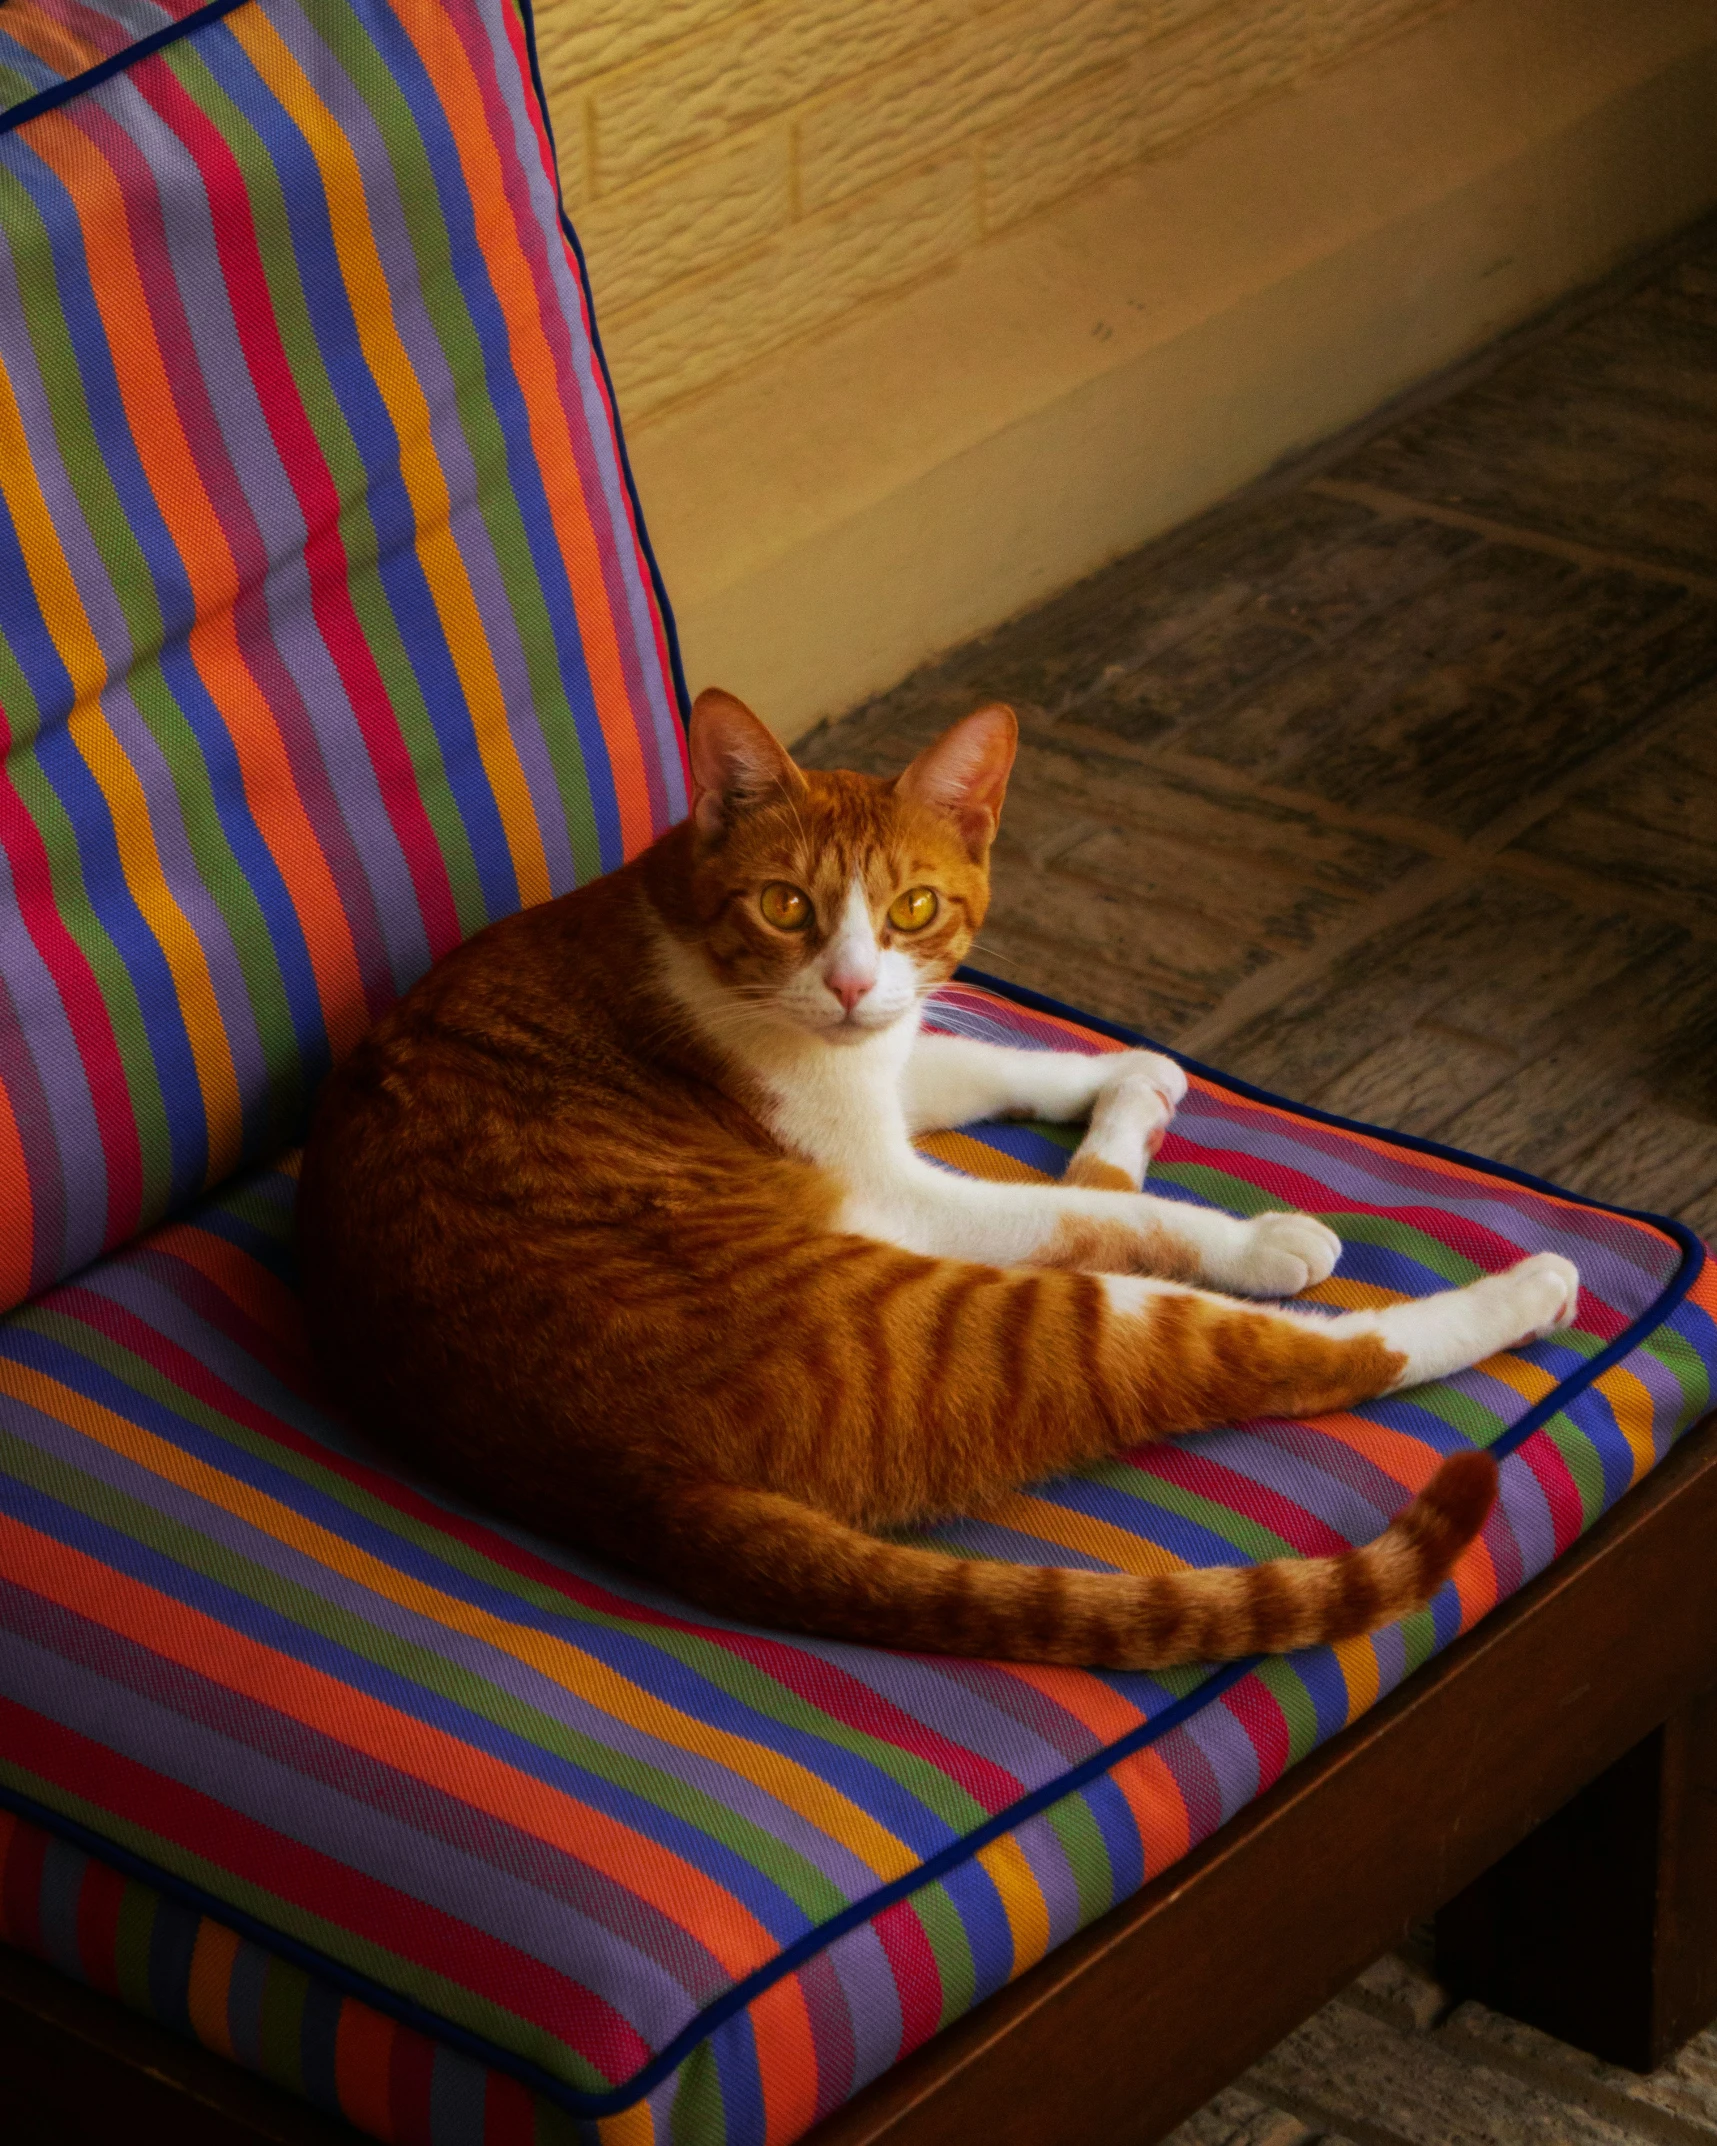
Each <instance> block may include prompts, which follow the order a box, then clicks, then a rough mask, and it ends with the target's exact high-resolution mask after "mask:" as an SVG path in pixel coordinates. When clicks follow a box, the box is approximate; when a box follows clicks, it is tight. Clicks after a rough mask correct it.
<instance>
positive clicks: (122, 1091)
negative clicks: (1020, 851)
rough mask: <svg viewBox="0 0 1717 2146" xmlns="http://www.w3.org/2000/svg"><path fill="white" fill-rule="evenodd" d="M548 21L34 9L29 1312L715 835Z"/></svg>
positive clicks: (293, 10) (28, 209)
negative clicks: (687, 756) (499, 960)
mask: <svg viewBox="0 0 1717 2146" xmlns="http://www.w3.org/2000/svg"><path fill="white" fill-rule="evenodd" d="M526 30H527V26H526V24H525V23H524V21H523V20H522V18H521V17H520V16H519V15H518V14H517V13H516V12H515V11H514V8H513V6H512V5H511V0H399V4H398V5H395V4H393V0H211V4H209V5H206V6H202V7H198V8H195V9H194V10H193V9H190V8H187V6H186V5H185V4H184V0H5V4H4V6H0V1309H4V1308H6V1307H7V1306H10V1305H12V1304H15V1303H17V1302H18V1301H19V1300H20V1299H21V1298H23V1297H25V1296H26V1295H28V1294H30V1293H31V1292H33V1291H35V1290H39V1289H41V1288H43V1287H45V1286H46V1285H47V1284H49V1283H51V1282H54V1281H57V1280H59V1279H60V1278H62V1277H63V1276H65V1275H67V1274H71V1273H75V1272H76V1270H77V1269H78V1268H79V1267H81V1266H83V1265H84V1264H85V1263H86V1262H87V1261H89V1260H90V1259H92V1258H94V1257H95V1256H96V1255H97V1254H99V1253H100V1252H102V1251H104V1250H106V1249H109V1248H111V1247H112V1246H114V1245H117V1244H122V1243H124V1242H126V1241H127V1240H128V1239H129V1238H131V1237H132V1236H134V1235H135V1234H136V1232H137V1231H138V1230H139V1229H141V1228H146V1227H147V1226H148V1225H149V1224H151V1223H153V1222H155V1221H157V1220H159V1219H160V1218H162V1217H163V1216H165V1215H167V1214H169V1213H172V1212H174V1211H175V1210H177V1209H179V1208H181V1207H183V1206H184V1204H185V1203H186V1202H187V1201H188V1200H190V1199H192V1198H194V1197H195V1196H196V1195H197V1194H198V1193H199V1192H201V1191H202V1190H203V1189H204V1188H205V1187H207V1186H209V1185H214V1184H218V1183H220V1181H221V1180H222V1179H223V1178H225V1177H226V1176H228V1175H229V1174H230V1173H231V1172H232V1171H233V1170H235V1169H237V1168H239V1167H241V1166H242V1165H244V1164H245V1163H247V1162H254V1161H259V1160H261V1159H262V1158H263V1157H265V1156H267V1155H270V1154H272V1153H274V1152H276V1151H277V1150H278V1149H279V1148H280V1146H281V1145H282V1144H283V1142H284V1141H285V1140H287V1139H288V1138H291V1137H293V1135H294V1132H295V1130H296V1129H297V1128H298V1127H299V1126H300V1124H301V1121H302V1119H303V1115H304V1112H305V1109H306V1106H307V1103H308V1100H309V1098H310V1097H311V1096H312V1095H313V1094H314V1091H315V1087H316V1083H317V1081H318V1079H319V1077H320V1075H321V1074H322V1073H323V1072H324V1071H325V1070H326V1068H327V1066H328V1064H329V1062H330V1058H331V1056H332V1055H333V1054H336V1053H338V1052H339V1051H340V1050H341V1049H343V1048H345V1047H348V1046H349V1045H350V1044H351V1043H352V1042H353V1041H355V1039H356V1038H357V1036H358V1035H359V1034H360V1033H361V1032H362V1030H363V1029H364V1027H365V1026H366V1025H367V1023H368V1022H369V1021H371V1020H372V1019H374V1017H375V1016H376V1014H378V1013H379V1012H380V1011H381V1010H382V1009H383V1008H384V1007H386V1006H387V1005H389V1004H390V1003H391V1002H392V1001H393V1000H394V999H395V998H396V997H398V995H399V994H400V992H402V991H403V990H404V989H405V988H406V987H407V986H408V985H410V984H411V983H412V982H413V981H415V979H416V978H417V977H418V976H419V975H420V974H421V973H422V971H423V970H424V969H425V968H427V967H428V965H429V963H430V961H431V960H432V959H433V958H434V957H435V956H436V955H437V954H440V953H444V952H446V951H447V950H448V949H449V948H451V947H453V946H456V945H457V944H458V943H459V942H460V940H462V939H464V938H467V937H469V936H470V934H471V933H472V932H473V931H475V930H477V929H478V928H479V927H480V926H482V925H484V924H486V923H488V922H489V921H490V920H491V919H493V918H494V917H496V916H498V915H502V914H504V913H506V912H507V911H510V910H513V909H516V908H518V907H519V906H520V905H521V904H522V903H526V902H532V901H541V900H543V899H544V898H546V897H547V896H549V895H551V894H554V893H558V892H562V891H564V890H565V889H566V888H568V887H570V886H572V885H574V884H575V883H577V882H579V881H581V880H584V879H587V878H589V877H591V876H592V875H594V874H595V873H598V872H601V871H605V870H607V869H608V868H609V867H611V866H612V865H615V864H618V863H619V862H620V861H621V860H622V859H623V858H625V857H627V856H630V855H631V854H633V853H634V852H635V851H636V850H638V849H640V848H642V847H644V846H645V845H646V844H647V843H649V842H650V841H651V840H652V839H653V838H654V837H655V836H656V835H658V834H659V833H661V832H662V830H663V829H664V828H665V827H667V826H668V825H669V824H670V823H671V822H672V821H673V820H675V819H677V818H678V817H679V816H680V815H681V814H682V813H683V812H684V810H685V805H686V792H685V782H684V776H683V772H682V768H683V760H682V744H681V736H680V730H679V723H678V714H677V706H676V703H677V701H678V699H679V697H680V696H679V695H678V693H677V689H676V684H675V679H674V675H673V672H674V666H673V660H672V654H671V647H670V636H669V628H668V623H667V613H666V609H665V606H664V605H663V604H662V603H661V602H660V600H659V597H658V592H657V590H656V588H655V584H654V579H653V571H652V568H651V565H650V561H649V557H648V554H647V552H646V550H645V548H644V544H643V539H642V535H641V532H640V529H639V526H638V523H637V519H636V514H635V508H634V503H633V501H632V499H631V497H630V492H629V486H628V480H627V477H626V472H625V465H624V461H623V458H622V455H621V450H620V443H619V438H618V434H617V432H616V429H615V424H614V417H613V411H612V408H611V404H610V398H609V392H608V386H607V382H606V379H605V377H604V374H603V371H602V366H601V360H600V355H599V353H598V351H597V349H596V347H595V343H594V339H593V333H592V330H591V326H590V319H589V311H588V303H587V298H586V294H585V292H584V289H583V286H582V282H581V273H580V269H579V264H578V261H577V258H576V254H575V252H574V250H573V248H572V246H571V244H570V234H569V233H568V232H566V231H565V230H564V229H563V226H562V223H561V218H560V208H559V197H558V193H557V190H556V182H555V177H554V167H553V163H552V160H551V157H550V153H549V144H548V137H547V133H546V130H545V126H544V121H543V117H542V113H541V109H540V107H539V104H538V101H537V98H536V96H535V93H534V91H533V89H532V65H531V59H530V53H529V49H528V44H527V35H526Z"/></svg>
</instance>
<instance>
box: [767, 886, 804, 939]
mask: <svg viewBox="0 0 1717 2146" xmlns="http://www.w3.org/2000/svg"><path fill="white" fill-rule="evenodd" d="M757 906H758V908H759V909H761V910H762V912H763V917H764V921H765V922H766V923H769V924H773V925H774V927H775V929H776V930H777V931H803V930H804V928H805V926H806V925H807V924H808V923H810V921H811V897H810V896H809V895H808V894H801V893H800V892H799V889H798V888H797V887H790V886H789V885H788V884H787V882H786V881H785V880H784V879H772V880H771V881H770V882H769V884H768V886H766V887H765V888H764V890H763V892H762V893H761V894H760V895H759V896H758V897H757Z"/></svg>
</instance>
